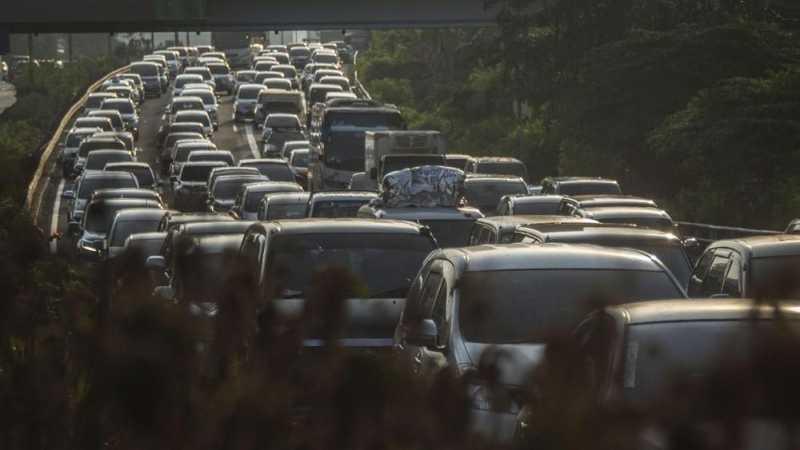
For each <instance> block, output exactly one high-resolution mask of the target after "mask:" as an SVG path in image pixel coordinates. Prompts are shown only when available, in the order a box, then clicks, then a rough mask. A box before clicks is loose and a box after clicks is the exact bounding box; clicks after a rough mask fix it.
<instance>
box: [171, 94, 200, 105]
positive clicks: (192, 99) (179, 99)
mask: <svg viewBox="0 0 800 450" xmlns="http://www.w3.org/2000/svg"><path fill="white" fill-rule="evenodd" d="M189 102H191V103H198V102H199V103H203V99H202V98H200V97H196V96H192V95H179V96H177V97H173V98H172V103H189Z"/></svg>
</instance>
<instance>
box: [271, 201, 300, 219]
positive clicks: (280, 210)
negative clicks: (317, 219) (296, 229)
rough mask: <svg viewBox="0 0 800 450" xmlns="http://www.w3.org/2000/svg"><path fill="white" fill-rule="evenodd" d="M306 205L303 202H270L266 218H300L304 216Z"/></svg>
mask: <svg viewBox="0 0 800 450" xmlns="http://www.w3.org/2000/svg"><path fill="white" fill-rule="evenodd" d="M307 207H308V205H306V204H305V203H279V204H270V205H269V208H268V209H267V217H266V220H279V219H302V218H304V217H305V216H306V208H307Z"/></svg>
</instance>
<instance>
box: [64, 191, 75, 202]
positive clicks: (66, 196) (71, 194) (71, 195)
mask: <svg viewBox="0 0 800 450" xmlns="http://www.w3.org/2000/svg"><path fill="white" fill-rule="evenodd" d="M61 198H63V199H64V200H74V199H75V191H64V192H62V193H61Z"/></svg>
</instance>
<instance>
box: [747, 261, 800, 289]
mask: <svg viewBox="0 0 800 450" xmlns="http://www.w3.org/2000/svg"><path fill="white" fill-rule="evenodd" d="M750 266H751V267H750V283H751V289H749V290H750V291H751V292H750V294H748V295H750V296H752V298H774V299H786V298H800V255H786V256H771V257H760V258H752V259H751V261H750Z"/></svg>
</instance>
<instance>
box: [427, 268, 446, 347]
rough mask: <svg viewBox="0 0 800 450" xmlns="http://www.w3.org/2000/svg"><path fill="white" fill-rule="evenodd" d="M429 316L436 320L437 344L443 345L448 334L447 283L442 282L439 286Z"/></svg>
mask: <svg viewBox="0 0 800 450" xmlns="http://www.w3.org/2000/svg"><path fill="white" fill-rule="evenodd" d="M431 318H432V319H433V321H434V322H436V328H437V329H438V330H439V339H438V341H439V345H444V344H445V343H446V342H447V338H448V337H449V336H450V319H449V318H448V317H447V283H442V285H441V286H440V288H439V293H438V294H437V295H436V303H434V305H433V311H432V312H431Z"/></svg>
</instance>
